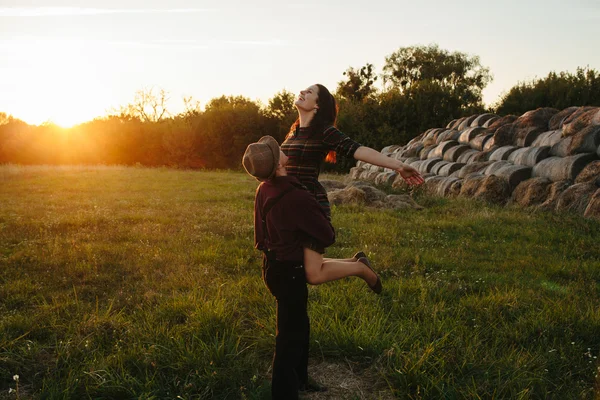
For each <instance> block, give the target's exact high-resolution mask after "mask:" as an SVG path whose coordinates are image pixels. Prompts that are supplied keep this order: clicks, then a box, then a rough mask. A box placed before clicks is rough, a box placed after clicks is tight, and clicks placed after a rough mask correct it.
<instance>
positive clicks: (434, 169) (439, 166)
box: [430, 160, 450, 175]
mask: <svg viewBox="0 0 600 400" xmlns="http://www.w3.org/2000/svg"><path fill="white" fill-rule="evenodd" d="M448 164H450V162H448V161H444V160H442V161H440V162H438V163H436V164H435V165H434V166H433V167H432V168H431V171H430V172H431V173H432V174H434V175H439V174H440V169H442V167H443V166H444V165H448Z"/></svg>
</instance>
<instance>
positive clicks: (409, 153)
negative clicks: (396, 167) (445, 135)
mask: <svg viewBox="0 0 600 400" xmlns="http://www.w3.org/2000/svg"><path fill="white" fill-rule="evenodd" d="M423 147H425V146H423V143H421V142H415V143H413V144H411V145H410V146H407V148H406V149H404V151H403V152H402V155H403V156H404V157H406V158H410V157H416V156H417V154H418V153H419V152H420V151H421V150H423Z"/></svg>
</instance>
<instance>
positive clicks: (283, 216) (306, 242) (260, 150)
mask: <svg viewBox="0 0 600 400" xmlns="http://www.w3.org/2000/svg"><path fill="white" fill-rule="evenodd" d="M286 163H287V156H286V155H285V154H283V152H281V149H280V148H279V144H278V143H277V141H276V140H275V139H274V138H273V137H271V136H263V137H262V138H261V139H260V140H259V141H258V142H257V143H252V144H250V145H249V146H248V148H247V149H246V152H245V153H244V156H243V159H242V164H243V165H244V168H245V169H246V171H247V172H248V173H249V174H250V175H252V176H253V177H255V178H256V179H257V180H259V181H260V182H261V184H260V185H259V186H258V189H257V190H256V197H255V202H254V242H255V247H256V248H257V249H259V250H262V251H263V252H264V257H263V272H262V274H263V280H264V282H265V284H266V285H267V288H268V289H269V291H270V292H271V293H272V294H273V296H275V299H276V301H277V334H276V337H275V355H274V357H273V378H272V381H271V384H272V385H271V393H272V397H273V399H286V400H288V399H297V398H298V391H323V390H325V389H324V388H323V387H321V386H319V385H318V384H317V383H316V382H314V381H313V380H312V379H309V377H308V344H309V334H310V325H309V320H308V312H307V301H308V289H307V286H306V285H307V283H306V275H305V270H304V266H303V248H304V247H310V248H312V249H313V250H316V251H319V252H321V253H323V252H324V249H325V247H328V246H330V245H332V244H333V243H334V242H335V232H334V230H333V227H332V225H331V223H330V222H329V220H328V219H327V217H326V215H325V213H324V212H323V210H322V208H321V207H320V206H319V204H318V203H317V201H316V200H315V198H314V197H313V196H312V195H311V194H310V193H309V192H308V191H307V190H306V189H305V187H304V186H303V185H302V184H301V183H300V182H299V181H298V179H296V178H295V177H292V176H287V173H286V170H285V164H286Z"/></svg>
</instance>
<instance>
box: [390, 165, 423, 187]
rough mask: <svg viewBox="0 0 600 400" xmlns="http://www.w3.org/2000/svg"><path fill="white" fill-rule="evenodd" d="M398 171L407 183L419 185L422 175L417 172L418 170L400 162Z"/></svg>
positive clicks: (421, 181)
mask: <svg viewBox="0 0 600 400" xmlns="http://www.w3.org/2000/svg"><path fill="white" fill-rule="evenodd" d="M397 171H398V173H399V174H400V176H401V177H402V179H404V180H405V181H406V183H408V184H409V185H421V184H423V182H425V181H424V180H423V177H422V176H421V174H419V171H417V170H416V169H414V168H413V167H411V166H410V165H406V164H402V166H401V167H400V168H398V169H397Z"/></svg>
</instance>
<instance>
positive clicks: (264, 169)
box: [242, 136, 279, 181]
mask: <svg viewBox="0 0 600 400" xmlns="http://www.w3.org/2000/svg"><path fill="white" fill-rule="evenodd" d="M242 164H243V165H244V168H245V169H246V171H247V172H248V173H249V174H250V175H252V176H253V177H255V178H256V179H258V180H259V181H268V180H269V179H271V178H272V177H273V176H274V175H275V170H276V169H277V164H279V144H278V143H277V140H275V138H273V137H272V136H263V137H261V138H260V139H259V140H258V142H256V143H250V144H249V145H248V147H247V148H246V152H245V153H244V157H242Z"/></svg>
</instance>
